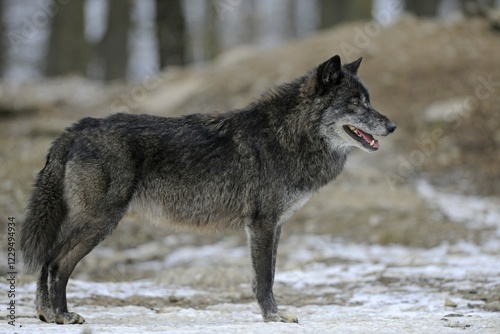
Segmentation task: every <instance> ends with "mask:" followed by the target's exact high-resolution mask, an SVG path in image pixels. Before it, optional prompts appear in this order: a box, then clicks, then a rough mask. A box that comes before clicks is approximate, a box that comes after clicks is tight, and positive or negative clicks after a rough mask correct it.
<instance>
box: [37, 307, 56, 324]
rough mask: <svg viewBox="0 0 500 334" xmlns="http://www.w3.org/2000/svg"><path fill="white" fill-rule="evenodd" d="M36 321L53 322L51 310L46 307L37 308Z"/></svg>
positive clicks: (53, 315)
mask: <svg viewBox="0 0 500 334" xmlns="http://www.w3.org/2000/svg"><path fill="white" fill-rule="evenodd" d="M37 315H38V319H40V320H42V321H45V322H48V323H51V322H54V320H55V314H54V312H53V311H52V310H50V309H49V308H46V307H42V308H39V309H38V310H37Z"/></svg>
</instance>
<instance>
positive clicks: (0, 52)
mask: <svg viewBox="0 0 500 334" xmlns="http://www.w3.org/2000/svg"><path fill="white" fill-rule="evenodd" d="M3 6H4V3H3V0H0V77H2V76H3V73H4V70H5V59H6V55H5V50H6V48H5V44H6V40H5V38H6V30H5V24H4V22H3V20H2V18H3Z"/></svg>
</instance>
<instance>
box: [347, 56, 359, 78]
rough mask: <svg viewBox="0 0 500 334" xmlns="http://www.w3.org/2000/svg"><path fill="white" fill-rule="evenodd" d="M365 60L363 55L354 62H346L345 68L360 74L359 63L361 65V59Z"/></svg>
mask: <svg viewBox="0 0 500 334" xmlns="http://www.w3.org/2000/svg"><path fill="white" fill-rule="evenodd" d="M362 60H363V57H359V58H358V59H357V60H355V61H353V62H352V63H349V64H345V65H344V68H345V69H346V70H347V71H349V72H351V73H352V74H354V75H356V74H358V69H359V65H361V61H362Z"/></svg>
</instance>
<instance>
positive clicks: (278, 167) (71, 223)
mask: <svg viewBox="0 0 500 334" xmlns="http://www.w3.org/2000/svg"><path fill="white" fill-rule="evenodd" d="M360 63H361V58H360V59H358V60H357V61H355V62H353V63H350V64H347V65H344V66H341V63H340V57H338V56H334V57H332V58H331V59H329V60H328V61H326V62H324V63H323V64H321V65H319V66H318V67H317V68H315V69H313V70H312V71H310V72H308V73H306V74H305V75H303V76H302V77H300V78H298V79H296V80H295V81H293V82H291V83H288V84H284V85H282V86H279V87H278V88H276V89H274V90H273V91H271V92H269V93H267V94H265V95H264V96H262V97H261V98H260V99H259V100H257V101H256V102H254V103H252V104H250V105H249V106H248V107H246V108H243V109H240V110H234V111H230V112H226V113H220V114H209V115H207V114H193V115H187V116H183V117H179V118H164V117H157V116H150V115H131V114H115V115H111V116H109V117H107V118H103V119H96V118H84V119H82V120H80V121H79V122H78V123H76V124H74V125H73V126H71V127H70V128H68V129H66V131H65V132H64V133H63V134H61V135H60V136H59V137H58V138H57V139H56V140H55V141H54V143H53V144H52V146H51V148H50V150H49V153H48V155H47V161H46V164H45V167H44V168H43V169H42V171H41V172H40V173H39V174H38V177H37V180H36V184H35V188H34V191H33V194H32V196H31V199H30V201H29V203H28V209H27V211H28V212H27V216H26V220H25V222H24V224H23V226H22V230H21V241H20V244H21V251H22V253H23V256H24V261H25V264H26V266H27V268H29V269H31V270H37V271H39V278H38V287H37V301H36V306H37V313H38V317H39V318H40V319H41V320H43V321H46V322H56V323H59V324H63V323H64V324H68V323H83V322H84V319H83V317H81V316H80V315H78V314H76V313H71V312H68V308H67V303H66V284H67V282H68V279H69V277H70V275H71V273H72V271H73V269H74V268H75V266H76V264H77V263H78V262H79V261H80V260H81V259H82V258H83V257H84V256H85V255H87V254H88V253H89V252H90V251H91V250H92V249H93V248H94V247H95V246H96V245H97V244H99V242H100V241H102V240H103V239H104V238H106V236H108V235H109V234H110V233H111V232H112V231H113V230H114V228H115V227H116V226H117V225H118V223H119V221H120V220H121V219H122V217H123V216H124V215H125V213H126V212H127V211H129V210H131V209H134V210H137V209H139V210H142V211H145V212H147V213H150V214H153V215H156V216H159V217H160V218H161V219H162V220H163V221H165V222H166V223H168V224H172V225H177V226H179V225H181V226H185V227H191V228H194V229H196V230H201V231H203V230H220V229H228V228H242V227H244V228H245V229H246V231H247V233H248V239H249V244H250V252H251V261H252V268H253V285H252V286H253V292H254V295H255V297H256V299H257V302H258V304H259V306H260V308H261V311H262V316H263V319H264V320H265V321H282V322H297V318H296V317H295V316H294V315H292V314H289V313H287V312H284V311H280V310H278V308H277V306H276V303H275V300H274V296H273V282H274V270H275V264H276V250H277V247H278V241H279V236H280V232H281V226H282V223H283V222H284V221H285V220H286V218H288V217H289V216H290V215H291V214H292V213H293V211H295V210H297V209H298V208H299V207H300V206H301V205H302V204H304V203H305V201H306V200H307V199H308V198H309V197H310V196H311V194H313V193H314V192H316V191H318V190H319V189H320V188H321V187H322V186H324V185H325V184H327V183H328V182H330V181H331V180H333V179H334V178H335V177H336V176H337V175H338V174H339V173H340V172H341V171H342V168H343V167H344V163H345V161H346V156H347V154H348V152H349V151H351V149H352V148H353V147H359V148H361V149H363V150H365V151H369V152H371V151H376V150H377V148H378V142H377V144H376V145H375V144H374V142H375V141H372V142H371V144H372V145H370V144H369V143H368V141H370V140H371V136H370V135H367V137H366V138H369V139H363V136H361V135H360V133H359V132H358V133H357V135H356V134H354V133H353V132H352V131H351V133H349V131H350V130H348V128H347V126H348V125H350V126H351V129H353V128H352V127H355V128H357V129H359V130H361V131H362V132H363V133H370V134H373V135H380V136H385V135H387V134H389V133H390V132H393V131H394V129H395V128H396V126H395V125H394V124H393V123H391V122H390V121H389V119H388V118H387V117H385V116H383V115H381V114H380V113H378V112H377V111H376V110H375V109H373V108H372V106H371V105H370V99H369V95H368V91H367V89H366V88H365V86H364V85H363V83H362V82H361V81H360V80H359V78H358V76H357V71H358V68H359V65H360Z"/></svg>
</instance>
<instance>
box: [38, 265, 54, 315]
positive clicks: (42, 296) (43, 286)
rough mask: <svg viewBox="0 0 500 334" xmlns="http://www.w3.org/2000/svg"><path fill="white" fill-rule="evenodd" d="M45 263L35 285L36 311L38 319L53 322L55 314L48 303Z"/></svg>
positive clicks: (47, 275)
mask: <svg viewBox="0 0 500 334" xmlns="http://www.w3.org/2000/svg"><path fill="white" fill-rule="evenodd" d="M48 270H49V269H48V267H47V265H44V266H43V267H42V269H41V270H40V273H39V274H38V282H37V286H36V313H37V316H38V318H39V319H40V320H42V321H45V322H54V320H55V314H54V311H53V309H52V306H51V304H50V299H49V286H48V285H47V279H48V277H49V272H48Z"/></svg>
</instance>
